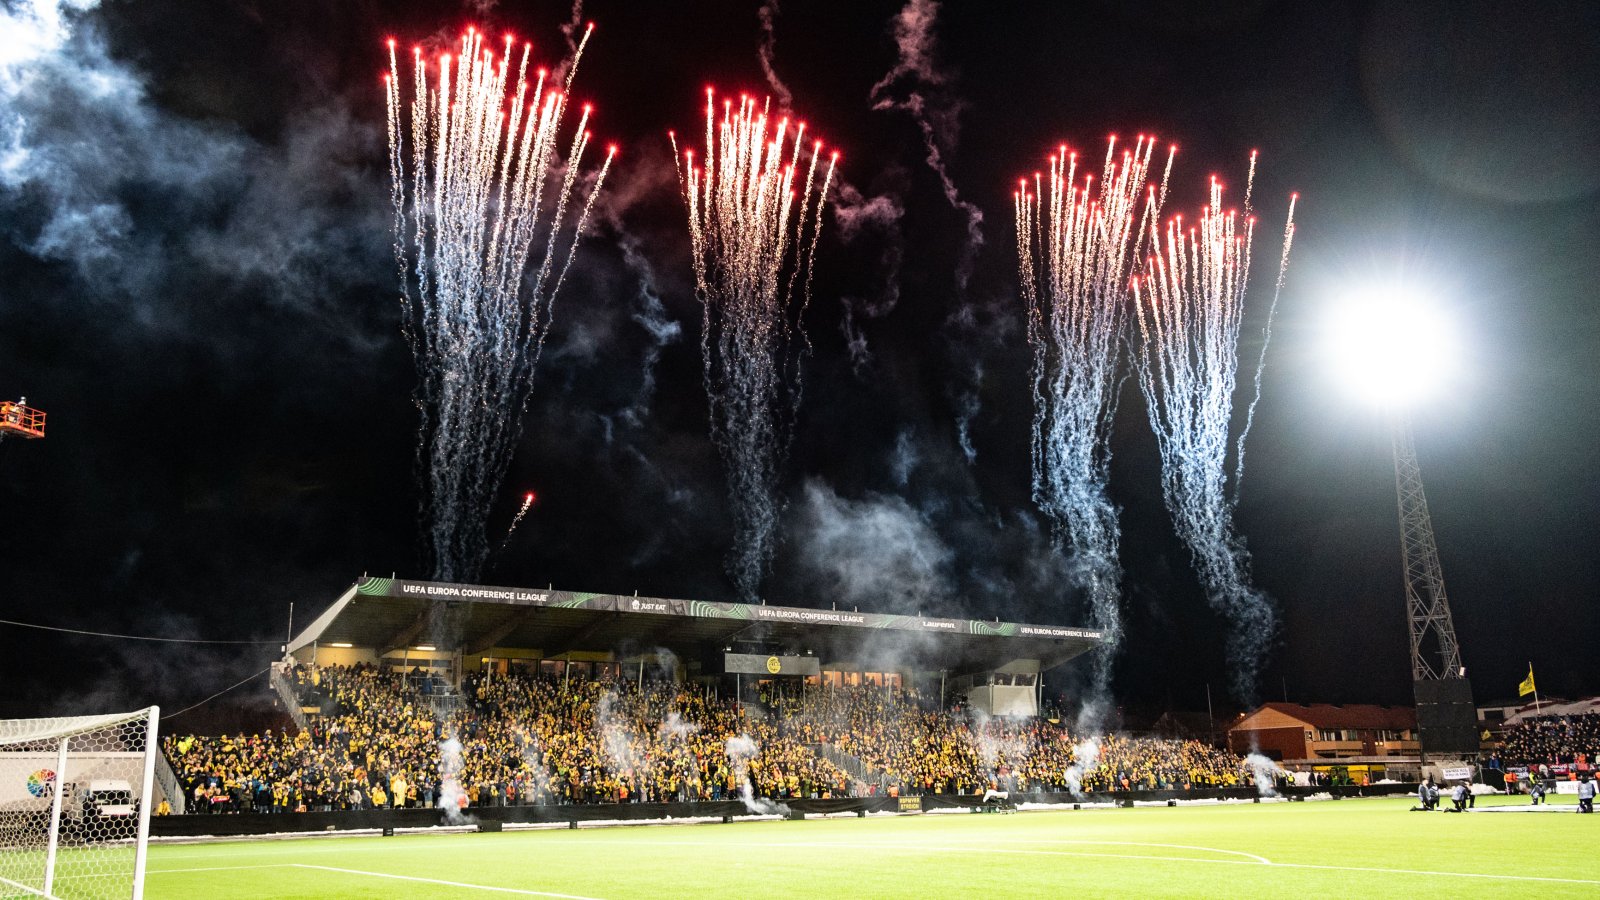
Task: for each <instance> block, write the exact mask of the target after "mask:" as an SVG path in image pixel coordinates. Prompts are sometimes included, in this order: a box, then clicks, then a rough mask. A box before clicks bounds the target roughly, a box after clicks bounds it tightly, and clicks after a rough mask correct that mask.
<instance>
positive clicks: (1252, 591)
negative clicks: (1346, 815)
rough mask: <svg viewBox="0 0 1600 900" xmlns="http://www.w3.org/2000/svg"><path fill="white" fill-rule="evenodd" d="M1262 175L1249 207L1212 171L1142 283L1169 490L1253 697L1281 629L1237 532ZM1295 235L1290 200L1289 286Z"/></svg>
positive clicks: (1156, 238) (1145, 347) (1161, 242)
mask: <svg viewBox="0 0 1600 900" xmlns="http://www.w3.org/2000/svg"><path fill="white" fill-rule="evenodd" d="M1254 180H1255V156H1254V155H1253V154H1252V155H1251V158H1250V174H1249V176H1248V177H1247V179H1246V182H1245V198H1244V210H1243V214H1242V215H1241V214H1240V213H1239V212H1237V211H1235V210H1229V209H1225V208H1224V207H1223V205H1222V185H1221V183H1220V182H1218V181H1217V180H1216V179H1215V178H1213V179H1212V181H1211V192H1210V202H1209V204H1208V205H1207V206H1206V207H1205V208H1204V209H1203V210H1202V211H1201V214H1200V221H1199V222H1198V223H1194V224H1190V225H1189V226H1188V227H1187V229H1186V228H1185V226H1184V223H1183V220H1182V218H1181V217H1176V218H1174V219H1172V220H1170V221H1169V222H1167V224H1166V226H1165V227H1164V228H1161V227H1154V226H1152V228H1151V230H1150V235H1149V239H1150V259H1149V263H1148V269H1147V271H1146V272H1145V273H1144V274H1143V275H1142V276H1141V277H1139V278H1138V279H1136V280H1135V281H1134V282H1133V294H1134V309H1135V311H1136V318H1137V322H1138V330H1139V346H1138V352H1137V354H1136V359H1137V362H1138V366H1137V368H1138V372H1139V387H1140V390H1141V391H1143V393H1144V397H1145V405H1146V407H1147V409H1148V412H1149V417H1150V427H1151V428H1152V429H1153V430H1154V431H1155V434H1156V442H1157V445H1158V447H1159V448H1160V451H1161V486H1162V494H1163V496H1164V497H1165V499H1166V503H1167V507H1168V509H1169V510H1170V511H1171V513H1172V518H1173V522H1174V523H1175V525H1176V527H1177V531H1178V536H1179V537H1180V538H1182V539H1183V542H1184V543H1185V544H1186V545H1187V546H1188V547H1189V550H1190V552H1191V553H1192V554H1193V555H1194V561H1195V567H1196V569H1197V570H1198V571H1199V573H1200V580H1201V583H1202V584H1203V586H1204V587H1205V590H1206V596H1207V598H1208V600H1209V601H1210V603H1211V605H1212V607H1213V608H1214V609H1216V610H1218V611H1219V612H1221V613H1223V614H1224V615H1225V616H1226V617H1227V618H1228V621H1229V625H1230V628H1231V630H1230V633H1229V637H1228V657H1229V661H1230V663H1231V664H1232V674H1231V678H1232V687H1233V692H1234V695H1235V696H1236V697H1237V698H1238V699H1239V700H1240V701H1242V702H1245V703H1252V702H1254V699H1255V690H1256V680H1257V675H1258V673H1259V671H1260V668H1261V665H1262V663H1263V661H1264V657H1265V655H1266V651H1267V646H1268V644H1269V643H1270V641H1271V639H1272V634H1273V630H1274V627H1275V614H1274V612H1273V608H1272V602H1271V600H1270V599H1269V598H1268V597H1267V596H1266V595H1265V594H1263V593H1262V592H1260V591H1259V590H1257V589H1256V588H1255V587H1254V586H1253V585H1252V584H1251V579H1250V556H1249V553H1248V552H1247V551H1246V550H1245V548H1244V543H1243V542H1242V541H1241V540H1240V539H1239V537H1238V536H1237V535H1236V534H1235V533H1234V523H1233V513H1234V509H1235V506H1234V502H1233V500H1232V498H1230V496H1229V495H1228V492H1227V480H1228V477H1227V469H1226V465H1227V455H1228V444H1229V440H1228V438H1229V434H1230V425H1231V422H1232V417H1233V391H1234V387H1235V381H1236V377H1237V374H1238V343H1239V327H1240V322H1241V319H1242V317H1243V314H1244V301H1245V290H1246V288H1247V287H1248V282H1249V275H1250V249H1251V242H1252V239H1253V238H1254V232H1255V219H1254V217H1253V216H1252V215H1251V210H1250V190H1251V187H1252V185H1253V183H1254ZM1293 235H1294V201H1293V199H1291V201H1290V204H1289V214H1288V219H1287V222H1286V224H1285V226H1284V236H1283V254H1282V256H1281V257H1280V261H1279V270H1278V281H1279V283H1280V284H1281V283H1282V281H1283V277H1284V273H1285V271H1286V267H1287V266H1288V264H1289V246H1290V242H1291V239H1292V238H1293Z"/></svg>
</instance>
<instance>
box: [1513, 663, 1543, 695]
mask: <svg viewBox="0 0 1600 900" xmlns="http://www.w3.org/2000/svg"><path fill="white" fill-rule="evenodd" d="M1536 690H1538V688H1536V687H1534V686H1533V664H1532V663H1529V664H1528V677H1527V678H1524V679H1522V684H1521V685H1519V686H1518V687H1517V696H1518V697H1526V696H1528V695H1529V694H1531V693H1533V692H1534V691H1536Z"/></svg>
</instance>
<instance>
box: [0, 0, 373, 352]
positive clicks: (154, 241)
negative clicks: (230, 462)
mask: <svg viewBox="0 0 1600 900" xmlns="http://www.w3.org/2000/svg"><path fill="white" fill-rule="evenodd" d="M100 17H101V13H100V11H99V10H98V3H97V2H96V0H16V2H12V3H7V4H0V35H3V37H0V232H4V233H6V234H7V236H8V237H10V238H11V239H12V240H13V242H14V243H15V244H16V245H17V246H18V247H20V248H22V249H23V250H24V251H26V252H28V253H30V254H32V255H34V256H36V257H38V258H40V259H44V260H51V261H59V262H61V263H64V264H65V265H67V266H68V267H69V268H70V270H71V271H72V272H73V273H74V274H75V276H76V278H77V280H78V282H79V284H80V286H81V288H82V289H83V290H82V292H81V293H80V292H73V293H71V294H69V296H71V297H73V298H74V299H81V298H82V297H85V296H87V297H90V298H92V299H93V300H95V301H97V302H101V303H105V304H108V305H110V306H112V307H114V308H115V310H116V313H117V315H116V321H117V322H118V323H119V325H122V326H127V325H133V326H137V327H139V328H143V329H146V330H147V331H152V332H161V333H183V332H186V331H189V330H194V329H198V328H201V327H204V326H201V325H199V324H197V323H198V322H199V321H200V320H201V318H202V317H203V316H204V315H206V314H207V313H209V312H211V310H194V309H189V308H185V307H180V306H179V305H177V304H175V303H172V302H170V301H169V299H168V298H172V297H177V296H186V295H187V294H186V288H187V287H188V286H189V285H190V284H194V283H198V282H202V281H203V282H204V283H206V284H208V285H210V286H211V287H210V288H209V289H208V290H209V292H210V293H212V294H213V295H216V294H218V290H217V287H216V286H217V285H219V284H220V285H222V286H223V287H224V289H225V290H224V291H223V292H222V295H221V296H218V297H217V300H218V302H219V303H222V302H226V301H228V300H229V299H231V297H230V295H229V294H228V292H229V291H248V292H249V295H250V299H251V301H252V302H253V303H256V304H259V298H261V297H265V298H266V299H268V300H270V301H272V302H273V303H274V304H277V305H278V306H279V307H281V308H282V309H283V310H285V311H288V312H290V313H292V314H295V315H300V316H303V317H305V318H307V319H308V320H312V321H313V322H315V323H316V324H317V325H319V326H320V327H319V330H320V331H321V332H322V333H324V334H329V335H334V336H336V337H337V339H338V340H339V341H341V343H344V344H346V345H347V346H349V347H350V349H355V350H363V351H369V350H371V349H372V348H373V347H375V346H377V345H378V341H377V340H375V339H374V338H373V337H372V336H371V335H370V334H368V333H366V332H365V331H364V330H363V329H362V328H360V327H357V326H356V322H357V321H358V320H357V319H356V318H355V317H356V316H357V315H358V313H356V312H353V311H352V310H351V309H350V308H349V305H348V304H343V303H341V302H340V301H341V299H342V295H343V294H344V292H345V291H346V290H348V289H350V288H351V287H353V286H355V285H358V284H359V285H362V286H366V285H369V284H370V282H371V274H372V273H374V272H378V273H381V272H384V271H386V267H385V266H384V263H383V260H384V254H385V246H384V242H383V240H382V238H381V234H382V226H381V225H380V224H379V223H380V222H381V221H382V217H383V213H382V211H381V209H380V206H381V200H382V196H381V193H380V192H378V191H375V190H371V189H370V188H371V185H369V184H368V183H367V179H366V175H365V174H364V168H365V166H366V165H367V163H366V159H368V158H370V155H371V150H372V148H374V147H376V146H377V145H378V143H379V137H378V132H377V129H376V128H374V127H373V126H372V125H370V124H365V123H362V122H361V121H359V120H357V119H355V118H354V117H352V116H351V115H350V114H349V112H348V111H347V109H346V108H345V106H344V104H343V103H342V101H341V100H338V99H334V100H331V101H325V102H324V103H322V104H321V105H318V106H315V107H311V108H308V109H307V110H306V111H305V112H304V113H303V114H301V115H300V116H298V117H296V118H295V119H294V120H293V121H291V122H290V123H289V128H288V129H286V131H285V132H284V135H283V137H282V139H281V143H280V144H278V145H268V144H263V143H260V142H257V141H255V140H253V139H252V138H250V137H248V136H246V135H244V134H242V133H239V132H238V131H235V130H233V129H231V128H228V127H225V126H220V125H214V124H209V123H201V122H196V121H193V120H189V119H185V118H182V117H179V116H176V115H173V114H170V113H168V112H165V111H164V110H162V109H161V108H160V107H159V106H157V105H156V103H155V102H154V101H153V100H152V98H151V96H150V95H151V91H150V89H149V88H148V87H147V85H146V80H145V77H144V76H143V74H142V73H140V72H139V71H138V70H137V69H135V68H134V67H133V66H131V65H129V64H126V63H124V62H122V61H120V60H118V59H115V58H113V57H112V55H111V50H110V48H109V46H108V45H107V42H106V41H105V39H104V37H103V36H102V33H101V23H100ZM146 196H159V198H160V202H159V203H147V202H144V197H146ZM207 337H208V339H209V340H211V341H212V342H213V343H214V344H215V343H216V342H218V341H219V340H221V336H218V335H215V334H212V333H210V332H209V331H208V333H207Z"/></svg>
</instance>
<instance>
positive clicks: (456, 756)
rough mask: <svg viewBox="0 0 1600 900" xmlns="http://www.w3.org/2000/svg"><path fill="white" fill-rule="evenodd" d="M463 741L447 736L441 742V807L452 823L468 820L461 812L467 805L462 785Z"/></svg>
mask: <svg viewBox="0 0 1600 900" xmlns="http://www.w3.org/2000/svg"><path fill="white" fill-rule="evenodd" d="M462 765H463V763H462V758H461V742H460V741H458V740H456V739H455V738H453V737H447V738H445V739H444V740H443V741H440V742H439V808H440V809H442V810H444V818H445V821H446V822H449V823H450V824H451V825H461V824H464V823H466V822H467V816H466V815H465V814H463V813H462V812H461V810H462V809H463V808H465V807H466V805H467V792H466V790H465V789H464V788H463V787H462V786H461V767H462Z"/></svg>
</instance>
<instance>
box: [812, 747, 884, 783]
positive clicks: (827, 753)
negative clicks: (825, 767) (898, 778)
mask: <svg viewBox="0 0 1600 900" xmlns="http://www.w3.org/2000/svg"><path fill="white" fill-rule="evenodd" d="M806 746H808V747H810V748H811V751H812V752H813V753H815V754H817V755H818V756H820V757H822V758H823V759H825V760H827V761H828V762H831V763H833V764H834V765H836V766H838V767H839V768H840V769H843V770H844V772H845V774H847V775H849V776H850V777H851V778H854V779H856V780H857V781H863V782H866V783H867V784H880V785H881V784H887V783H888V778H889V773H887V772H885V771H884V770H882V769H879V768H877V767H875V766H869V765H867V763H866V762H865V761H864V760H862V759H861V758H860V757H858V756H854V755H852V754H849V753H846V752H844V751H843V750H840V749H839V748H838V747H835V746H834V745H832V744H827V743H823V744H807V745H806Z"/></svg>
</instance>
